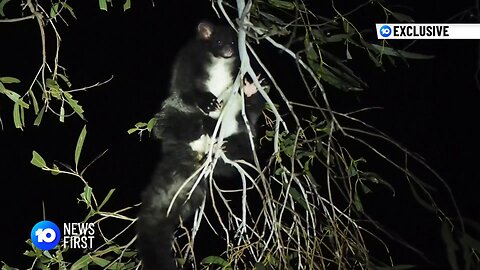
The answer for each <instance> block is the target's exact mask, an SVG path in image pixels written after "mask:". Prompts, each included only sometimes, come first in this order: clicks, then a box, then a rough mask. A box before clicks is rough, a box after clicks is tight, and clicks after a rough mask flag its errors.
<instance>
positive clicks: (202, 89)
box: [137, 25, 264, 270]
mask: <svg viewBox="0 0 480 270" xmlns="http://www.w3.org/2000/svg"><path fill="white" fill-rule="evenodd" d="M199 29H200V25H199ZM205 29H207V30H208V25H207V28H203V30H205ZM212 29H213V32H212V33H210V34H211V36H210V39H208V40H205V39H204V37H205V36H202V35H204V34H205V33H203V32H202V31H199V37H197V39H196V40H194V41H192V42H190V43H189V44H187V46H186V47H185V48H183V49H182V50H181V51H180V53H179V55H178V57H177V60H176V62H175V65H174V72H173V77H172V81H171V89H170V92H171V95H170V97H169V98H168V99H166V100H165V101H164V102H163V104H162V108H161V111H160V112H159V113H158V114H157V115H156V118H157V123H156V125H155V127H154V130H153V134H154V136H155V137H156V138H157V139H161V140H162V152H163V160H162V161H161V162H160V163H159V164H158V166H157V168H156V171H155V173H154V175H153V177H152V182H151V183H150V185H149V186H148V187H147V188H146V190H145V192H144V193H143V197H142V201H143V204H142V207H141V210H140V213H139V219H138V221H137V232H138V239H137V246H138V250H139V254H140V257H141V258H142V261H143V269H144V270H175V269H177V268H176V266H175V263H174V260H173V259H172V255H171V247H172V240H173V236H174V232H175V229H176V227H177V224H178V221H179V217H180V218H182V220H186V219H188V218H189V217H191V216H192V215H193V213H194V212H195V210H196V209H198V207H199V206H200V205H201V203H202V201H203V200H204V198H205V195H206V190H207V188H206V182H205V180H202V181H201V182H200V184H199V185H198V186H197V187H196V189H195V191H194V192H193V194H192V196H191V198H190V199H189V200H188V201H185V200H186V198H187V192H189V191H190V189H191V187H192V185H193V183H194V182H195V181H196V178H195V177H194V179H192V180H191V182H189V184H188V185H187V186H186V187H185V188H184V189H183V190H182V192H181V194H179V196H178V197H177V198H176V201H175V203H174V206H173V208H172V210H171V212H170V213H169V215H168V216H166V214H167V209H168V206H169V203H170V202H171V201H172V200H173V196H174V194H175V192H176V191H177V190H178V188H179V187H180V185H181V184H182V183H184V182H185V180H186V179H188V178H189V177H190V176H191V175H192V174H193V173H194V172H195V171H196V170H197V169H198V168H199V166H200V165H201V160H202V159H203V158H204V156H205V152H195V151H193V150H192V148H191V147H190V146H189V143H190V142H192V141H195V140H197V139H199V138H200V137H201V136H202V135H205V134H208V135H211V134H212V132H213V130H214V127H215V125H216V123H217V119H214V118H212V117H210V116H208V112H211V111H214V110H216V109H217V107H218V106H219V104H218V102H217V97H216V96H215V95H213V94H212V93H211V92H209V90H208V89H206V86H205V81H206V80H207V79H208V78H207V77H208V71H207V67H208V65H209V64H210V63H209V61H210V58H211V54H213V55H215V56H216V57H222V55H224V54H229V53H233V55H232V56H230V57H236V50H235V48H236V45H235V46H234V47H232V46H233V45H232V42H233V41H235V37H236V36H235V35H234V32H232V31H231V30H230V29H228V28H225V27H214V28H212ZM227 29H228V30H227ZM217 40H221V41H222V44H223V45H224V46H217V44H218V43H217ZM232 48H233V50H234V51H233V52H232V51H229V50H231V49H232ZM237 72H238V62H235V63H234V64H233V66H232V70H231V73H232V75H233V76H235V75H236V74H237ZM232 83H233V81H232ZM263 104H264V101H263V98H262V97H261V96H260V95H259V94H255V95H253V96H252V97H249V98H246V112H247V117H248V119H249V121H250V123H251V124H252V130H254V128H253V127H254V125H255V123H256V121H257V119H258V117H259V115H260V114H261V111H262V109H263ZM236 119H237V120H238V121H239V123H240V126H241V128H240V131H239V133H237V134H234V135H232V136H230V137H228V138H225V140H226V143H225V144H224V149H225V151H226V155H227V156H228V157H229V158H230V159H232V160H236V159H244V160H247V161H251V160H252V157H253V154H252V151H251V147H250V141H249V137H248V133H247V129H246V126H245V124H244V121H243V118H242V116H241V114H238V115H237V116H236ZM235 171H236V170H235V169H234V168H233V167H232V166H230V165H227V164H225V163H223V162H222V161H221V160H220V161H219V162H218V163H217V166H216V168H215V170H214V175H221V176H232V175H233V174H234V173H235ZM167 202H168V203H167Z"/></svg>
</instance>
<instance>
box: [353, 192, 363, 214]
mask: <svg viewBox="0 0 480 270" xmlns="http://www.w3.org/2000/svg"><path fill="white" fill-rule="evenodd" d="M353 205H354V206H355V209H356V210H357V211H358V212H360V213H363V204H362V201H361V200H360V197H359V196H358V192H355V194H353Z"/></svg>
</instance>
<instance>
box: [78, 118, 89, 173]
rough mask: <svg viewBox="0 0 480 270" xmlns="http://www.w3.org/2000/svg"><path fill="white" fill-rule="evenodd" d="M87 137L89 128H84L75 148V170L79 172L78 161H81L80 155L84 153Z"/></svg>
mask: <svg viewBox="0 0 480 270" xmlns="http://www.w3.org/2000/svg"><path fill="white" fill-rule="evenodd" d="M86 136H87V126H83V129H82V131H81V132H80V136H78V140H77V146H76V147H75V168H76V170H77V171H78V161H79V160H80V154H81V153H82V148H83V142H84V141H85V137H86Z"/></svg>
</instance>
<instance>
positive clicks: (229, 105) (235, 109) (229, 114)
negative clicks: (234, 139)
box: [220, 93, 242, 138]
mask: <svg viewBox="0 0 480 270" xmlns="http://www.w3.org/2000/svg"><path fill="white" fill-rule="evenodd" d="M223 110H224V111H225V112H224V114H225V115H224V117H223V120H222V127H221V129H220V134H221V135H222V136H223V138H227V137H229V136H231V135H233V134H235V133H238V130H239V125H240V123H238V121H237V116H238V115H240V114H241V113H242V97H241V95H240V94H238V93H235V94H234V96H233V97H231V98H230V99H229V100H227V101H226V104H225V107H224V108H223Z"/></svg>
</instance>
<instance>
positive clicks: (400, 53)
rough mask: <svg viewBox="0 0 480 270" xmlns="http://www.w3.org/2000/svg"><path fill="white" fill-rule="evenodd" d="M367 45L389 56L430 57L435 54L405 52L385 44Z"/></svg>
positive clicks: (423, 58)
mask: <svg viewBox="0 0 480 270" xmlns="http://www.w3.org/2000/svg"><path fill="white" fill-rule="evenodd" d="M368 47H369V48H371V49H373V50H375V51H377V52H379V53H381V54H385V55H390V56H395V57H402V58H407V59H419V60H420V59H422V60H425V59H432V58H434V57H435V56H433V55H427V54H421V53H413V52H407V51H403V50H397V49H394V48H390V47H386V46H380V45H377V44H368Z"/></svg>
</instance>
